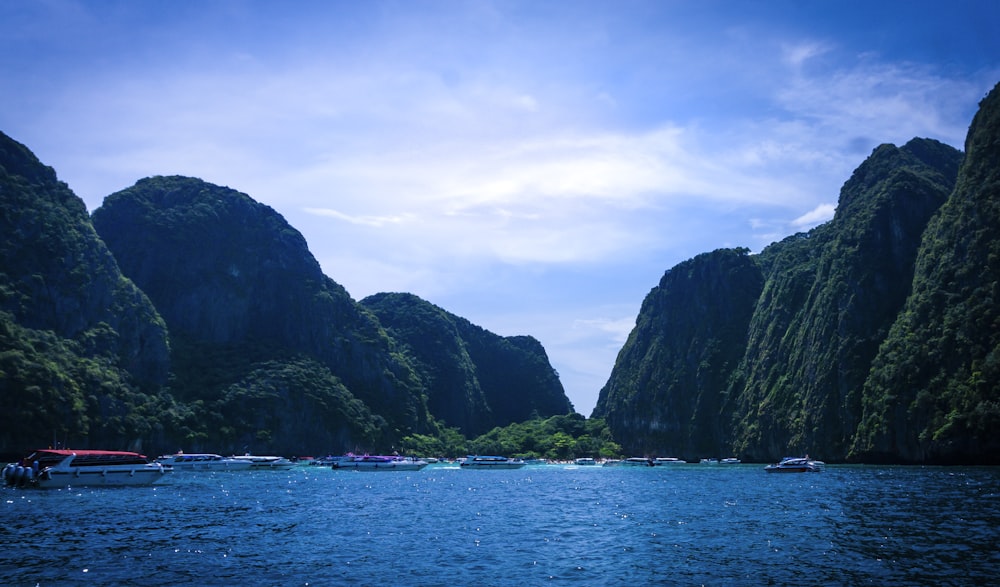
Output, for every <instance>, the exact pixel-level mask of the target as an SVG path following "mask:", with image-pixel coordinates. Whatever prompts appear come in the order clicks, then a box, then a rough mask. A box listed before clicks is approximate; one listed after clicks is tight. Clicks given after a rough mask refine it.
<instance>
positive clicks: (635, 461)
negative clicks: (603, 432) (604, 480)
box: [621, 457, 653, 467]
mask: <svg viewBox="0 0 1000 587" xmlns="http://www.w3.org/2000/svg"><path fill="white" fill-rule="evenodd" d="M621 464H622V465H624V466H626V467H652V466H653V459H649V458H646V457H629V458H627V459H625V460H624V461H622V462H621Z"/></svg>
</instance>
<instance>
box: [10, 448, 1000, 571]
mask: <svg viewBox="0 0 1000 587" xmlns="http://www.w3.org/2000/svg"><path fill="white" fill-rule="evenodd" d="M998 547H1000V468H971V467H968V468H927V467H888V468H886V467H862V466H828V467H827V470H826V471H825V472H823V473H813V474H790V475H769V474H765V473H764V470H763V468H762V467H761V466H758V465H739V466H720V465H694V464H692V465H679V466H671V467H657V468H602V467H566V466H559V465H541V466H528V467H525V468H523V469H519V470H507V471H468V470H459V469H458V468H457V467H445V466H441V465H433V466H431V467H428V468H426V469H424V470H423V471H420V472H415V473H371V472H356V471H332V470H330V469H326V468H319V467H298V468H296V469H293V470H290V471H259V472H257V471H254V472H237V473H175V474H174V475H173V477H172V478H170V479H169V480H168V481H166V482H165V483H163V484H161V485H157V486H153V487H139V488H94V489H90V488H80V489H69V490H31V489H12V488H2V489H0V584H3V585H41V586H49V585H119V584H121V585H124V584H129V585H236V584H240V585H244V586H250V585H376V586H384V587H391V586H396V585H412V586H431V585H440V586H449V587H451V586H464V585H517V586H520V587H527V586H532V585H629V586H641V585H649V584H655V585H970V584H990V583H993V584H996V583H997V581H998V577H1000V566H998V564H1000V552H998Z"/></svg>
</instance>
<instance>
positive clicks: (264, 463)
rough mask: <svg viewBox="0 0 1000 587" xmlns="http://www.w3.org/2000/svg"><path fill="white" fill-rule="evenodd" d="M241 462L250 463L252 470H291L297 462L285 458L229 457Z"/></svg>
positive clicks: (258, 456)
mask: <svg viewBox="0 0 1000 587" xmlns="http://www.w3.org/2000/svg"><path fill="white" fill-rule="evenodd" d="M229 458H231V459H236V460H239V461H247V462H249V463H250V468H251V469H291V468H292V467H294V466H295V461H292V460H290V459H286V458H285V457H275V456H263V455H251V454H245V455H233V456H231V457H229Z"/></svg>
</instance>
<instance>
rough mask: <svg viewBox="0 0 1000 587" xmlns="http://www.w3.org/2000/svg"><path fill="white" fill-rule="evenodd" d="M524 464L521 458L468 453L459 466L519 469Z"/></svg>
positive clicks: (464, 467)
mask: <svg viewBox="0 0 1000 587" xmlns="http://www.w3.org/2000/svg"><path fill="white" fill-rule="evenodd" d="M524 465H525V462H524V461H522V460H521V459H509V458H507V457H499V456H483V455H475V456H473V455H469V456H467V457H465V460H464V461H462V464H461V465H459V467H461V468H463V469H520V468H521V467H523V466H524Z"/></svg>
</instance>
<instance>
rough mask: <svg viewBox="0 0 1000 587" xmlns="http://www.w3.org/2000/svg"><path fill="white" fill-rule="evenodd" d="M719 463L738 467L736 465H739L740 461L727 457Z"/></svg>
mask: <svg viewBox="0 0 1000 587" xmlns="http://www.w3.org/2000/svg"><path fill="white" fill-rule="evenodd" d="M719 462H720V463H722V464H723V465H738V464H740V463H741V462H742V461H740V460H739V459H738V458H736V457H727V458H724V459H722V460H721V461H719Z"/></svg>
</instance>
